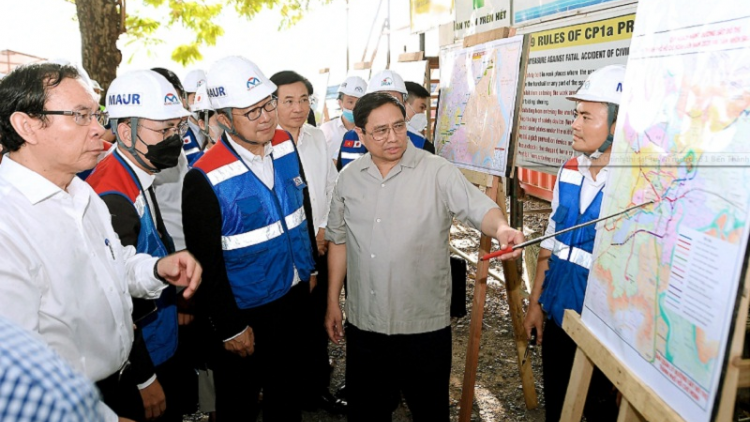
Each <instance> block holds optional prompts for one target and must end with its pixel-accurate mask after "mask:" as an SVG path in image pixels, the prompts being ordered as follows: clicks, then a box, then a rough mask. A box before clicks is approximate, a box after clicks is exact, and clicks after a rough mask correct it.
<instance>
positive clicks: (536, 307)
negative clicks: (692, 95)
mask: <svg viewBox="0 0 750 422" xmlns="http://www.w3.org/2000/svg"><path fill="white" fill-rule="evenodd" d="M624 77H625V67H624V66H622V65H611V66H605V67H603V68H601V69H599V70H597V71H595V72H594V73H592V74H591V75H589V77H588V78H587V79H586V82H584V84H583V85H582V86H581V88H580V89H579V90H578V91H577V92H576V93H575V94H574V95H571V96H569V97H567V98H568V99H569V100H571V101H575V103H576V106H575V116H576V117H575V120H573V123H572V124H571V128H572V129H573V145H572V147H573V150H574V151H576V152H578V153H581V155H579V156H577V157H573V158H571V159H570V160H568V162H567V163H565V165H563V167H562V168H561V169H560V172H559V173H558V176H557V182H555V189H554V191H553V200H552V215H551V216H550V219H549V225H548V226H547V234H552V233H555V232H556V231H560V230H564V229H567V228H569V227H572V226H575V225H578V224H583V223H586V222H588V221H592V220H595V219H597V218H599V211H600V208H601V204H602V198H603V190H604V186H605V185H606V183H607V176H608V173H609V171H608V169H607V165H608V164H609V157H610V153H611V150H612V139H613V136H614V133H615V124H616V120H617V110H618V107H619V104H620V97H621V96H622V85H623V80H624ZM595 236H596V228H595V226H594V225H590V226H587V227H584V228H581V229H578V230H573V231H570V232H567V233H562V234H559V235H557V236H555V237H554V238H550V239H547V240H545V241H544V242H542V245H541V247H542V249H541V250H540V251H539V258H538V259H537V269H536V271H537V272H536V278H535V280H534V285H533V288H532V292H531V296H530V297H529V308H528V310H527V313H526V318H525V319H524V327H525V328H526V332H527V335H528V336H529V337H531V336H532V330H536V332H537V336H538V342H539V343H540V344H542V340H543V339H544V344H543V346H542V347H543V348H544V349H543V353H542V377H543V380H544V397H545V402H546V413H547V414H546V420H547V421H558V420H560V413H561V411H562V407H563V401H564V399H565V391H566V390H567V387H568V381H569V379H570V375H571V374H570V371H571V368H572V367H573V359H574V356H575V352H576V344H575V342H574V341H573V340H572V339H571V338H570V337H569V336H568V334H567V333H566V332H565V331H563V329H562V323H563V315H564V312H565V310H566V309H573V310H575V311H576V312H578V313H580V312H581V311H582V310H583V299H584V294H585V292H586V283H587V280H588V275H589V266H590V265H591V261H592V255H591V253H592V252H593V248H594V238H595ZM545 316H546V320H547V321H546V322H545ZM547 349H549V353H548V350H547ZM613 390H614V389H613V387H612V383H611V382H609V381H608V380H607V379H606V377H604V376H603V375H602V373H601V372H600V371H599V370H598V369H597V370H596V371H595V372H594V375H593V378H592V380H591V387H590V394H589V395H588V398H587V400H586V406H585V408H584V414H585V415H586V419H587V420H590V421H609V420H612V421H614V420H616V419H617V413H618V412H617V406H616V405H615V394H614V393H613Z"/></svg>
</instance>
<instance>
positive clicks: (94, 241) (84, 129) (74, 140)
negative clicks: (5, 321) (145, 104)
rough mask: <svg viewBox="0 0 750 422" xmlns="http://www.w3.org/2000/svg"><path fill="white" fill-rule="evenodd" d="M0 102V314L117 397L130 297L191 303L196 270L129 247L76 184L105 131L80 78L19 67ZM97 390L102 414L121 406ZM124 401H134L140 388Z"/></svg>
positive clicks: (43, 67) (127, 345)
mask: <svg viewBox="0 0 750 422" xmlns="http://www.w3.org/2000/svg"><path fill="white" fill-rule="evenodd" d="M133 95H134V96H135V95H137V94H133ZM0 97H2V98H3V99H4V100H3V101H2V102H0V142H2V144H3V148H4V149H6V150H7V151H8V152H9V153H8V155H7V156H6V157H5V159H4V160H3V163H2V165H0V213H2V215H3V216H4V217H3V219H2V220H0V245H2V250H3V253H2V254H0V314H1V315H3V316H5V317H7V318H9V319H11V320H13V321H15V322H16V323H18V324H19V325H21V326H22V327H24V328H26V329H28V330H31V331H34V332H37V333H38V334H39V335H40V336H41V337H42V339H44V341H45V342H46V343H47V344H49V345H50V346H51V347H52V349H54V350H55V351H56V352H58V353H59V354H60V355H61V356H62V357H63V358H64V359H66V360H67V361H68V362H69V363H70V364H71V365H72V366H73V367H74V368H75V369H77V370H79V371H81V372H83V373H84V374H85V375H86V376H87V377H89V379H91V380H93V381H96V382H98V383H99V385H100V387H101V386H102V383H104V384H107V385H112V384H114V385H115V387H116V385H117V384H119V382H120V380H121V378H124V377H127V373H128V366H129V365H128V364H127V359H128V355H129V353H130V350H131V347H132V342H133V320H132V317H131V311H132V301H131V299H130V297H131V295H132V296H134V297H142V298H151V299H153V298H156V297H158V296H159V294H160V293H161V291H162V290H163V289H164V288H165V287H167V285H168V284H173V285H179V286H187V288H186V289H185V290H184V296H186V297H190V296H192V294H193V293H194V292H195V289H196V288H197V287H198V285H199V284H200V279H201V274H202V269H201V267H200V265H199V264H198V263H197V261H195V259H194V258H193V257H192V256H191V255H190V254H189V253H187V252H181V253H177V254H172V255H167V256H166V257H164V258H161V259H157V258H153V257H151V256H148V255H145V254H136V251H135V248H132V247H124V246H123V245H122V244H121V243H120V240H119V238H118V237H117V234H116V233H115V231H114V229H113V228H112V223H111V219H110V214H109V211H108V210H107V207H106V206H105V205H104V203H103V202H102V201H101V199H99V197H98V196H97V195H96V193H95V192H94V191H93V189H91V187H90V186H89V185H88V184H86V183H85V182H83V181H82V180H80V179H78V178H77V177H76V176H75V175H76V174H77V173H78V172H80V171H83V170H87V169H90V168H92V167H93V166H94V165H95V164H96V161H97V157H98V155H99V153H101V151H102V142H101V139H100V137H101V134H102V133H103V131H104V128H103V127H102V125H101V123H103V122H104V121H106V114H104V113H101V112H99V106H98V104H97V103H96V101H95V100H94V94H93V91H92V90H91V89H90V87H89V86H87V85H86V84H85V83H84V82H82V80H81V79H80V77H79V74H78V71H77V70H76V69H75V68H73V67H70V66H61V65H57V64H51V63H43V64H34V65H28V66H24V67H20V68H18V69H16V70H14V71H13V72H12V73H11V74H9V75H8V76H7V77H6V78H5V79H3V80H2V81H1V82H0ZM132 99H133V97H132V96H131V97H130V100H132ZM121 100H123V101H124V100H125V99H121ZM115 389H116V388H115ZM102 392H103V394H104V400H105V402H107V403H108V404H109V403H116V402H118V401H120V400H124V399H125V397H124V396H123V395H122V394H116V397H112V396H110V397H108V396H107V392H105V391H102ZM129 393H130V394H132V395H131V396H130V399H136V400H137V399H139V397H138V391H137V390H135V386H133V390H132V391H130V392H129ZM108 420H116V416H115V414H114V413H113V412H112V411H111V410H108Z"/></svg>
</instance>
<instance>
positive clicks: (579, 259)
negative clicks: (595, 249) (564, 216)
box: [552, 239, 593, 269]
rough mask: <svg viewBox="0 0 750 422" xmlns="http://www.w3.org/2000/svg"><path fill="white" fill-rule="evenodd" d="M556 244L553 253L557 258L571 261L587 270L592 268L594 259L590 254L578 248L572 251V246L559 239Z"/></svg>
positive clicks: (555, 240)
mask: <svg viewBox="0 0 750 422" xmlns="http://www.w3.org/2000/svg"><path fill="white" fill-rule="evenodd" d="M554 242H555V244H554V247H553V250H552V253H553V254H555V256H556V257H558V258H560V259H564V260H566V261H570V262H572V263H574V264H577V265H580V266H581V267H583V268H586V269H589V268H591V264H592V262H593V258H592V256H591V254H590V253H589V252H586V251H584V250H583V249H579V248H576V247H575V246H574V247H573V248H572V249H571V248H570V246H568V245H566V244H564V243H562V242H560V241H559V240H557V239H554Z"/></svg>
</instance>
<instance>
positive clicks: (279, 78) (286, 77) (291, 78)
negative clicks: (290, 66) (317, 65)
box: [271, 70, 313, 96]
mask: <svg viewBox="0 0 750 422" xmlns="http://www.w3.org/2000/svg"><path fill="white" fill-rule="evenodd" d="M271 82H273V83H274V84H275V85H276V91H274V93H273V95H278V93H279V89H278V87H280V86H282V85H291V84H294V83H297V82H302V83H303V84H305V88H307V95H308V96H310V95H313V86H312V84H311V83H310V81H309V80H307V78H305V77H304V76H302V75H300V74H299V73H297V72H295V71H293V70H282V71H281V72H276V73H274V75H273V76H271Z"/></svg>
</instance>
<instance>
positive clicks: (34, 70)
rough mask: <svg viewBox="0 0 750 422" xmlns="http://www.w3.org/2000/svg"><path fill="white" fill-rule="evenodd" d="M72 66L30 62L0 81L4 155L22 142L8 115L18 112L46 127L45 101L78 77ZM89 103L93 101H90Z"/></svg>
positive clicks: (16, 148)
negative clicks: (64, 81) (67, 80)
mask: <svg viewBox="0 0 750 422" xmlns="http://www.w3.org/2000/svg"><path fill="white" fill-rule="evenodd" d="M79 77H80V74H79V73H78V70H77V69H76V68H75V67H73V66H61V65H59V64H56V63H34V64H29V65H25V66H20V67H18V68H16V69H14V70H13V71H12V72H10V73H9V74H8V75H7V76H6V77H4V78H3V79H2V80H0V98H2V100H1V101H0V143H2V145H3V149H5V151H7V152H14V151H18V149H19V148H21V146H22V145H23V144H24V143H25V142H26V141H25V140H24V139H23V138H22V137H21V135H19V134H18V132H16V130H15V129H14V128H13V125H12V124H11V123H10V116H11V115H12V114H13V113H15V112H17V111H20V112H22V113H26V114H28V115H29V116H31V117H35V118H39V119H40V120H41V122H42V127H46V126H47V116H45V115H43V114H41V113H42V112H43V111H44V105H45V104H46V103H47V100H48V99H49V91H50V90H51V89H53V88H55V87H57V86H58V85H60V83H61V82H62V81H63V80H64V79H66V78H71V79H76V78H79ZM92 101H93V100H92Z"/></svg>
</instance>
